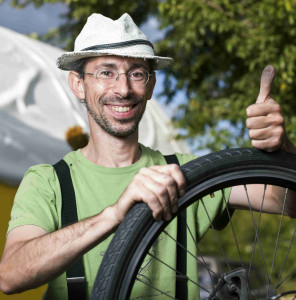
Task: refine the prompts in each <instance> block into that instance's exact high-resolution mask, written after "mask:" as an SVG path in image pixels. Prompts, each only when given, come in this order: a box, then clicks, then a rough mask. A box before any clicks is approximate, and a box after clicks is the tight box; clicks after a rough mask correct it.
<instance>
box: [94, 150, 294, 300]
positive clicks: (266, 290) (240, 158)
mask: <svg viewBox="0 0 296 300" xmlns="http://www.w3.org/2000/svg"><path fill="white" fill-rule="evenodd" d="M181 169H182V171H183V173H184V175H185V178H186V180H187V191H186V194H185V195H184V196H183V197H182V198H180V199H179V210H178V213H181V212H182V210H184V209H185V208H187V210H188V207H189V206H190V205H194V204H195V203H197V202H198V203H199V205H201V204H200V203H202V205H203V206H204V202H205V197H207V195H210V196H209V197H208V199H211V197H212V195H213V194H215V193H217V192H219V191H221V192H219V193H221V194H222V195H224V194H225V189H227V188H228V187H233V186H235V185H244V186H245V191H246V194H247V192H248V185H249V184H257V183H258V184H263V188H262V190H263V195H262V203H263V202H264V197H265V191H266V188H267V186H268V185H273V186H281V187H284V188H286V189H285V197H286V195H287V193H288V190H289V189H291V190H293V189H294V190H295V189H296V155H293V154H289V153H285V152H275V153H266V152H262V151H259V150H256V149H253V148H244V149H231V150H224V151H219V152H216V153H212V154H209V155H206V156H203V157H201V158H198V159H195V160H193V161H191V162H189V163H187V164H185V165H184V166H182V167H181ZM247 197H248V194H247ZM285 197H284V199H283V203H284V204H285ZM222 198H223V201H226V199H225V197H224V196H223V197H222ZM208 201H211V200H208ZM249 202H250V201H249ZM261 208H262V205H261ZM261 208H260V209H259V212H257V213H254V212H253V211H252V209H249V213H248V215H249V216H250V218H249V221H247V222H246V221H244V219H242V218H241V217H240V216H239V214H237V212H235V214H234V217H233V218H232V219H231V213H230V211H229V209H228V208H227V206H226V209H225V210H224V213H223V215H224V216H225V215H226V216H228V218H229V220H228V222H229V224H228V225H227V228H226V230H229V231H230V232H231V235H232V236H233V237H232V239H233V241H234V242H233V245H234V246H231V251H230V250H229V247H228V248H227V245H229V244H231V242H230V238H229V236H228V235H227V238H226V250H224V249H223V247H224V246H223V237H222V241H221V240H219V234H221V233H223V231H224V230H223V231H222V232H219V233H218V232H217V231H216V228H215V227H216V225H215V222H214V221H213V220H210V221H209V222H210V227H211V228H212V230H209V232H210V233H209V234H206V236H205V239H207V236H208V235H212V236H214V238H213V240H214V241H212V240H211V241H210V242H209V243H216V245H217V246H213V247H212V248H214V251H212V250H207V255H206V256H205V257H204V255H203V250H202V249H203V248H202V247H203V246H202V243H203V240H205V239H203V240H202V241H201V242H199V241H197V239H196V237H195V236H194V234H192V233H191V232H190V226H187V230H188V231H189V235H190V236H191V237H192V239H193V241H194V242H193V243H194V244H195V246H196V248H197V252H196V253H197V254H192V253H189V254H188V255H189V256H194V259H195V260H196V264H198V265H199V277H200V278H199V279H200V280H199V281H202V282H198V279H197V278H193V279H191V278H188V276H186V275H188V274H183V275H184V276H185V277H184V276H183V277H184V278H185V279H186V280H187V281H188V282H189V281H190V282H191V281H192V282H194V284H196V285H197V286H198V287H199V293H200V294H199V295H195V297H194V298H195V299H198V297H199V296H200V297H201V298H202V299H253V298H254V299H258V298H260V299H261V298H262V299H279V297H280V296H279V294H280V295H283V294H284V293H285V292H286V293H290V294H292V293H294V294H295V293H296V291H291V290H292V288H291V286H289V284H288V287H287V289H286V290H283V289H282V288H283V285H284V283H285V282H288V280H287V278H292V280H293V279H295V278H296V276H295V275H296V271H295V270H296V265H295V261H296V259H293V255H294V258H295V254H293V251H290V249H291V248H292V246H293V242H294V236H295V224H294V221H293V219H290V218H287V217H283V215H281V216H279V217H278V218H279V219H278V220H277V219H276V217H275V216H274V215H272V216H268V217H272V219H269V221H268V222H269V228H268V229H267V230H270V228H271V227H272V226H275V227H278V228H279V229H277V232H276V234H275V238H274V239H273V242H274V246H273V250H272V251H271V250H270V249H271V247H270V246H268V248H269V250H270V251H271V252H272V253H273V254H272V258H271V262H270V263H268V262H267V261H268V259H267V261H266V260H265V258H264V255H265V254H266V252H264V250H262V247H263V245H264V238H265V237H266V236H269V234H266V232H265V231H263V232H262V234H261V232H260V226H259V224H260V225H261V224H262V219H263V218H264V217H265V215H264V214H262V212H261ZM283 211H284V207H283ZM204 213H205V214H208V212H207V211H206V210H205V212H204ZM237 216H238V218H239V221H242V220H243V224H241V225H239V226H241V227H246V228H247V224H249V223H250V224H251V225H252V227H253V231H254V234H253V237H249V233H250V230H249V229H246V230H247V233H246V232H245V233H244V237H245V236H246V235H247V236H248V237H246V238H248V239H249V240H248V243H247V245H246V244H243V248H240V245H239V239H240V237H241V235H242V234H241V233H239V232H238V233H236V232H235V231H236V230H237V229H239V228H237V227H236V225H235V222H234V221H235V220H234V219H235V217H237ZM274 218H275V219H276V221H275V222H274V221H273V219H274ZM283 220H287V221H288V225H287V226H288V227H287V228H288V235H290V241H289V242H287V241H286V240H285V241H284V242H281V241H280V236H281V234H280V233H281V229H282V226H283V223H284V221H283ZM172 222H174V220H172V221H170V222H166V221H154V219H153V218H152V215H151V212H150V210H149V208H148V207H147V205H145V204H144V203H140V204H137V205H135V206H134V207H133V208H132V209H131V210H130V212H129V213H128V215H127V216H126V218H125V219H124V221H123V222H122V224H121V225H120V226H119V228H118V230H117V231H116V233H115V235H114V238H113V239H112V241H111V243H110V245H109V247H108V249H107V251H106V253H105V255H104V258H103V261H102V264H101V266H100V269H99V271H98V274H97V277H96V280H95V283H94V288H93V291H92V295H91V300H95V299H100V300H101V299H129V297H130V295H131V292H132V289H133V285H134V282H140V283H141V284H143V285H147V284H148V286H149V288H150V289H152V290H155V291H157V293H158V298H157V297H156V296H155V297H153V293H151V294H150V296H147V297H146V298H149V297H150V298H152V299H154V298H155V299H175V298H174V295H173V294H170V293H167V292H166V290H163V291H159V289H158V288H157V287H156V288H155V287H153V286H150V283H149V281H148V282H145V280H142V278H141V276H139V275H141V274H140V273H139V269H140V268H141V270H143V261H144V259H145V257H146V255H148V256H149V257H150V260H151V259H152V260H156V261H157V260H158V258H157V255H154V253H151V252H149V251H151V247H152V246H153V244H154V243H156V241H157V239H159V236H160V235H161V234H164V233H165V234H167V232H166V228H168V227H167V226H169V225H170V224H169V223H172ZM271 223H272V224H274V223H276V224H275V225H272V226H271ZM287 228H286V230H287ZM265 230H266V229H265ZM170 238H172V240H175V238H174V237H170ZM224 239H225V237H224ZM250 239H252V240H253V242H252V244H251V243H250ZM262 241H263V242H262ZM207 244H208V243H207ZM199 245H201V247H200V246H199ZM231 245H232V244H231ZM282 245H284V246H285V247H286V248H287V249H286V250H285V255H282V253H283V252H280V253H281V255H280V256H281V257H280V261H281V266H280V268H279V269H277V271H275V269H274V268H275V265H276V263H275V261H276V260H277V253H279V250H278V249H279V246H282ZM294 246H295V245H294ZM176 247H184V246H182V245H180V244H179V243H178V242H176ZM234 248H235V249H236V251H237V252H238V256H237V257H238V259H237V260H235V259H234V255H233V254H232V250H233V249H234ZM245 248H246V249H247V251H244V250H246V249H245ZM217 249H218V252H219V253H220V254H219V257H222V259H221V258H217V257H216V258H215V257H214V258H213V257H212V256H209V255H208V254H209V253H210V254H214V255H215V251H216V250H217ZM256 251H257V252H256ZM244 252H247V253H248V254H249V256H250V260H249V261H246V258H245V253H244ZM256 253H257V254H256ZM291 255H292V261H291V262H290V261H289V259H290V260H291ZM187 257H188V256H187ZM229 257H231V259H230V258H229ZM211 259H212V260H213V259H214V262H215V264H216V266H218V265H219V264H220V265H221V261H223V263H224V264H225V265H226V268H227V269H226V270H225V269H224V270H222V269H219V268H216V270H213V269H211V268H214V267H213V266H211ZM256 259H257V260H259V261H260V262H261V263H262V265H261V266H258V265H257V264H255V263H254V261H256ZM159 263H161V262H159ZM237 263H238V264H239V268H237V267H238V266H237ZM267 263H268V264H270V266H267ZM165 267H167V268H170V269H172V270H174V272H175V266H167V265H165ZM287 267H288V269H289V270H286V268H287ZM232 269H234V270H232ZM221 270H222V271H221ZM258 270H261V273H260V274H258ZM203 274H206V276H207V280H211V282H210V283H207V282H204V281H205V280H202V279H204V278H203V277H202V275H203ZM274 274H276V275H277V276H276V278H275V279H274V277H275V275H274ZM253 277H254V278H255V279H254V278H253ZM184 278H183V279H184ZM252 278H253V279H252ZM159 280H160V281H161V276H160V277H159ZM261 280H262V283H261ZM263 280H265V283H263ZM252 282H253V283H252ZM254 282H255V283H254ZM171 284H172V285H174V284H175V282H172V283H171ZM256 284H257V285H258V284H259V287H258V286H254V285H256ZM290 284H291V282H290ZM252 285H253V286H252ZM294 285H295V282H294ZM292 286H293V284H292ZM294 289H295V288H294ZM155 295H156V294H155ZM159 295H161V296H160V297H159ZM232 297H234V298H232ZM146 298H145V296H141V295H138V296H135V297H134V299H146ZM289 299H291V297H290V298H289Z"/></svg>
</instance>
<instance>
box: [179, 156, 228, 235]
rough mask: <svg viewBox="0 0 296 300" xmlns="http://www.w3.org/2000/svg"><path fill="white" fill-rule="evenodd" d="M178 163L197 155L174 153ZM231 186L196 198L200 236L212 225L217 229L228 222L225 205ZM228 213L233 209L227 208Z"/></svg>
mask: <svg viewBox="0 0 296 300" xmlns="http://www.w3.org/2000/svg"><path fill="white" fill-rule="evenodd" d="M176 155H177V157H178V160H179V162H180V165H183V164H185V163H187V162H189V161H191V160H193V159H196V158H197V156H195V155H192V154H185V155H184V154H179V153H176ZM230 193H231V188H227V189H224V190H223V191H217V192H215V193H213V194H211V195H208V196H205V197H203V198H202V199H197V202H196V204H195V210H196V213H195V214H196V216H197V218H196V223H197V224H196V225H197V235H198V238H201V237H202V236H203V235H204V234H205V233H206V232H207V230H208V229H209V228H210V227H211V222H212V225H213V226H214V228H215V229H217V230H222V229H223V228H224V227H225V226H226V225H227V224H228V220H229V217H228V212H227V210H226V205H227V203H228V201H229V197H230ZM229 213H230V215H232V214H233V210H231V209H229Z"/></svg>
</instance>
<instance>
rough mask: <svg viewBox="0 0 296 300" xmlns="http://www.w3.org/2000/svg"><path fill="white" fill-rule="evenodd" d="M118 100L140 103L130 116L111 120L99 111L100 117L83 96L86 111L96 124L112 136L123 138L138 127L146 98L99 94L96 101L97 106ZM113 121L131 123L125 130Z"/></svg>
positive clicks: (117, 101)
mask: <svg viewBox="0 0 296 300" xmlns="http://www.w3.org/2000/svg"><path fill="white" fill-rule="evenodd" d="M119 102H127V103H129V104H130V103H133V104H136V103H141V104H140V105H141V109H140V110H139V112H138V113H137V114H136V115H134V116H133V117H131V118H126V119H117V120H116V121H113V122H112V121H111V120H109V119H108V118H107V117H106V115H105V114H104V113H101V115H100V117H99V115H98V114H97V113H96V112H95V111H94V109H93V108H92V107H91V106H90V105H89V104H88V103H89V101H88V100H87V97H86V98H85V105H86V109H87V112H88V113H89V115H90V116H91V117H92V118H93V120H94V121H95V122H96V124H97V125H98V126H100V127H101V128H102V129H103V130H104V131H105V132H107V133H108V134H110V135H112V136H114V137H119V138H125V137H128V136H130V135H132V134H133V133H135V132H136V130H137V129H138V126H139V123H140V121H141V119H142V117H143V115H144V112H145V109H146V105H145V102H146V100H145V99H144V98H142V97H129V98H125V99H119V98H117V97H104V96H101V97H100V98H99V99H98V101H97V107H100V106H101V107H103V106H104V104H106V103H108V104H112V103H119ZM101 111H102V112H103V109H102V110H101ZM114 122H117V123H119V124H122V125H124V124H127V123H132V125H131V127H129V128H128V129H127V130H124V129H121V128H118V127H117V126H116V124H113V123H114Z"/></svg>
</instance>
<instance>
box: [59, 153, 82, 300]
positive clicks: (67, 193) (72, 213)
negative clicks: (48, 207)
mask: <svg viewBox="0 0 296 300" xmlns="http://www.w3.org/2000/svg"><path fill="white" fill-rule="evenodd" d="M53 167H54V169H55V171H56V174H57V176H58V179H59V182H60V187H61V195H62V227H65V226H67V225H70V224H73V223H75V222H78V216H77V208H76V198H75V191H74V187H73V183H72V179H71V174H70V169H69V166H68V164H67V163H66V162H65V161H64V160H63V159H62V160H60V161H59V162H58V163H56V164H55V165H53ZM66 275H67V287H68V300H85V299H86V284H85V275H84V268H83V261H82V257H80V258H79V259H78V260H76V261H75V263H73V264H72V265H71V266H70V267H69V268H68V269H67V270H66Z"/></svg>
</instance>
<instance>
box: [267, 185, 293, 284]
mask: <svg viewBox="0 0 296 300" xmlns="http://www.w3.org/2000/svg"><path fill="white" fill-rule="evenodd" d="M287 194H288V189H286V190H285V198H284V203H283V208H282V214H281V219H280V224H279V230H278V234H277V239H276V244H275V249H274V254H273V259H272V265H271V271H270V277H269V282H268V283H270V282H271V275H272V272H273V267H274V263H275V257H276V251H277V247H278V242H279V237H280V232H281V227H282V221H283V216H284V211H285V205H286V199H287Z"/></svg>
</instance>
